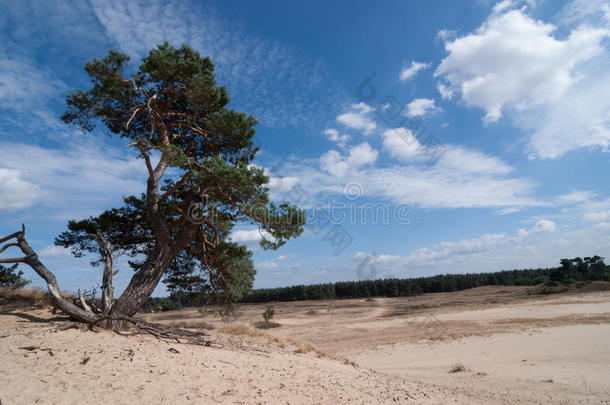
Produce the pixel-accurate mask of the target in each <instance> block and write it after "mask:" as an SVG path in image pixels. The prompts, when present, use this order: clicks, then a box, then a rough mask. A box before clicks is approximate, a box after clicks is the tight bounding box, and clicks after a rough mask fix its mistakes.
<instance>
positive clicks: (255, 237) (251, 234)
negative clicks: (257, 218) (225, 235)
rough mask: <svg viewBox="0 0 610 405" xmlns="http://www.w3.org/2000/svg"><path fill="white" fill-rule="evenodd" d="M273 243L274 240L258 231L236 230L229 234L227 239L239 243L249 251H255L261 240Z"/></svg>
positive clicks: (267, 233) (265, 232) (266, 233)
mask: <svg viewBox="0 0 610 405" xmlns="http://www.w3.org/2000/svg"><path fill="white" fill-rule="evenodd" d="M263 238H265V239H266V240H268V241H274V240H275V238H274V237H273V236H272V235H271V234H270V233H269V232H267V231H265V230H259V229H237V230H234V231H233V232H231V235H230V237H229V239H230V240H231V241H232V242H235V243H241V244H244V245H246V246H248V248H250V249H256V248H257V247H258V246H259V243H260V241H261V240H263Z"/></svg>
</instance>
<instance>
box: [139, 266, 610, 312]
mask: <svg viewBox="0 0 610 405" xmlns="http://www.w3.org/2000/svg"><path fill="white" fill-rule="evenodd" d="M586 281H610V266H608V265H606V264H605V263H604V258H603V257H600V256H597V255H596V256H592V257H584V258H580V257H576V258H574V259H561V260H560V266H558V267H554V268H538V269H524V270H504V271H498V272H493V273H467V274H439V275H435V276H430V277H417V278H404V279H400V278H387V279H374V280H359V281H341V282H336V283H326V284H312V285H296V286H290V287H277V288H261V289H253V290H251V291H250V292H249V293H247V294H246V295H244V296H243V297H241V299H240V300H239V302H240V303H267V302H274V301H275V302H286V301H304V300H326V299H344V298H368V297H408V296H413V295H417V294H424V293H439V292H453V291H460V290H465V289H469V288H475V287H481V286H489V285H506V286H513V285H516V286H534V285H538V284H544V283H547V284H548V285H549V286H555V285H558V284H560V283H563V284H574V283H581V282H586ZM210 302H213V301H212V299H211V296H210V295H209V294H207V293H202V292H189V291H173V292H172V293H171V294H170V295H169V296H168V297H163V298H159V297H151V298H149V299H148V301H147V302H146V303H145V304H144V306H143V312H152V311H155V312H156V311H171V310H178V309H181V308H185V307H200V306H204V305H208V304H210Z"/></svg>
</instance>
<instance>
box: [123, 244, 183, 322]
mask: <svg viewBox="0 0 610 405" xmlns="http://www.w3.org/2000/svg"><path fill="white" fill-rule="evenodd" d="M176 255H177V253H176V252H175V251H174V250H173V249H171V248H170V247H169V246H167V245H165V246H157V252H156V253H154V254H151V255H150V256H148V258H147V259H146V262H145V263H144V266H143V267H142V268H141V269H140V270H139V271H138V272H137V273H136V274H134V276H133V277H132V278H131V281H130V282H129V285H128V286H127V288H126V289H125V291H124V292H123V294H122V295H121V296H120V297H119V299H118V300H117V302H116V303H115V304H114V306H113V307H112V311H111V314H113V315H126V316H134V315H135V314H136V313H138V311H140V308H142V305H144V302H145V301H146V300H147V299H148V297H150V295H151V294H152V293H153V291H154V290H155V288H156V287H157V285H158V284H159V281H160V280H161V276H163V273H164V272H165V270H166V269H167V268H168V267H169V265H170V264H171V262H172V260H174V258H175V257H176Z"/></svg>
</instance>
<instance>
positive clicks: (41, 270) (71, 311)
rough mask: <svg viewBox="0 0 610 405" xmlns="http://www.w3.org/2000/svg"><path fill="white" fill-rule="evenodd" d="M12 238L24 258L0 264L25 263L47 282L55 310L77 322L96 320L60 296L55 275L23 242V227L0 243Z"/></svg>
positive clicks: (2, 261) (3, 260)
mask: <svg viewBox="0 0 610 405" xmlns="http://www.w3.org/2000/svg"><path fill="white" fill-rule="evenodd" d="M12 238H16V239H17V245H18V247H19V249H21V251H22V252H23V254H24V255H25V257H22V258H13V259H1V260H0V263H25V264H27V265H28V266H30V267H31V268H32V269H33V270H34V271H35V272H36V273H37V274H38V275H39V276H40V277H42V278H43V279H44V280H45V281H46V282H47V288H48V290H49V294H50V295H51V298H52V300H53V303H54V304H55V306H56V307H57V308H59V309H60V310H62V311H63V312H65V313H66V314H68V315H70V316H71V317H73V318H75V319H78V320H79V321H84V322H91V321H93V320H95V319H96V316H95V315H94V314H93V313H90V312H87V311H85V310H84V309H82V308H79V307H78V306H76V305H74V304H73V303H71V302H69V301H68V300H66V299H65V298H63V297H62V296H61V291H60V289H59V286H58V285H57V279H56V278H55V275H54V274H53V273H51V272H50V271H49V270H48V269H47V268H46V267H45V266H44V265H43V264H42V263H41V262H40V260H38V255H37V254H36V252H35V251H34V249H32V248H31V247H30V245H29V244H28V242H27V241H26V240H25V225H22V226H21V232H15V233H13V234H11V235H9V236H7V237H5V238H2V239H1V240H2V241H6V240H9V239H12Z"/></svg>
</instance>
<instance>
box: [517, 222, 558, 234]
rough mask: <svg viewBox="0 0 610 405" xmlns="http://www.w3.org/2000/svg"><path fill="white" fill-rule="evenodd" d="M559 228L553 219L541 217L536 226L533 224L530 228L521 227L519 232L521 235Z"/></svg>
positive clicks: (546, 231)
mask: <svg viewBox="0 0 610 405" xmlns="http://www.w3.org/2000/svg"><path fill="white" fill-rule="evenodd" d="M556 230H557V225H556V224H555V222H553V221H549V220H548V219H541V220H540V221H538V222H536V223H535V224H534V226H532V227H531V228H530V229H529V230H526V229H523V228H521V229H519V231H518V232H517V234H518V235H519V236H521V237H524V236H529V235H532V234H535V233H548V232H555V231H556Z"/></svg>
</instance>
